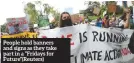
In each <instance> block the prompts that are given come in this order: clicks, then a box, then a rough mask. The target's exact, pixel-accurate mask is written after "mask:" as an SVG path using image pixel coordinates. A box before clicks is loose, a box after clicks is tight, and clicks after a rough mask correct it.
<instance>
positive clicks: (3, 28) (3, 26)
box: [1, 24, 6, 32]
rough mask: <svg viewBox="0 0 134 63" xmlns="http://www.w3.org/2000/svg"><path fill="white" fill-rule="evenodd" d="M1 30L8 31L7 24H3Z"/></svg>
mask: <svg viewBox="0 0 134 63" xmlns="http://www.w3.org/2000/svg"><path fill="white" fill-rule="evenodd" d="M1 32H6V24H3V25H1Z"/></svg>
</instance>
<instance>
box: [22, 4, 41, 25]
mask: <svg viewBox="0 0 134 63" xmlns="http://www.w3.org/2000/svg"><path fill="white" fill-rule="evenodd" d="M24 10H25V13H26V14H28V15H29V17H30V22H31V23H32V24H36V23H37V22H38V16H39V14H38V12H37V10H36V9H35V4H32V3H27V6H26V8H25V9H24Z"/></svg>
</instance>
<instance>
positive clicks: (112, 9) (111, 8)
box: [108, 4, 116, 13]
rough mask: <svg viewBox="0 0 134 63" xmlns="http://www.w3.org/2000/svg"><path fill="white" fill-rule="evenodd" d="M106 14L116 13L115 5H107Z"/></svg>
mask: <svg viewBox="0 0 134 63" xmlns="http://www.w3.org/2000/svg"><path fill="white" fill-rule="evenodd" d="M108 12H110V13H111V12H116V5H115V4H108Z"/></svg>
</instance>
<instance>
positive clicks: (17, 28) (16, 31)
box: [14, 24, 20, 34]
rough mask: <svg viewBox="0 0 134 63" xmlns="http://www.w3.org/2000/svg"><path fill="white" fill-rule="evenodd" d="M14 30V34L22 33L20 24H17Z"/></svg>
mask: <svg viewBox="0 0 134 63" xmlns="http://www.w3.org/2000/svg"><path fill="white" fill-rule="evenodd" d="M14 29H15V33H14V34H17V33H20V28H19V24H15V25H14Z"/></svg>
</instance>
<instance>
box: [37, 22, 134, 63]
mask: <svg viewBox="0 0 134 63" xmlns="http://www.w3.org/2000/svg"><path fill="white" fill-rule="evenodd" d="M133 32H134V31H133V30H129V29H126V30H120V29H116V28H99V27H95V26H90V25H86V24H81V25H76V26H71V27H64V28H57V29H51V30H40V31H39V36H38V38H71V42H70V45H71V63H123V62H128V61H130V60H132V59H133V58H134V55H133V54H132V53H131V52H130V50H129V48H128V43H129V40H130V37H131V35H132V33H133Z"/></svg>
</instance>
